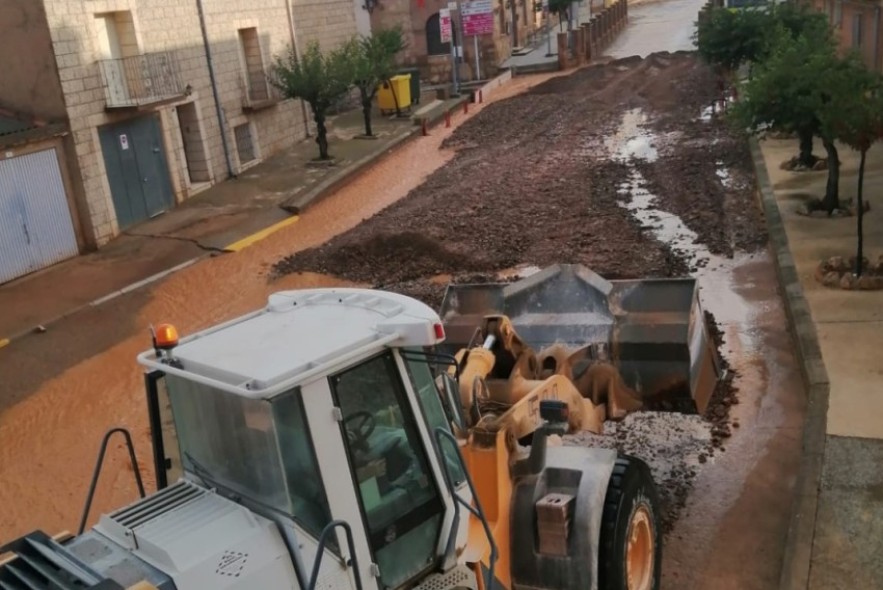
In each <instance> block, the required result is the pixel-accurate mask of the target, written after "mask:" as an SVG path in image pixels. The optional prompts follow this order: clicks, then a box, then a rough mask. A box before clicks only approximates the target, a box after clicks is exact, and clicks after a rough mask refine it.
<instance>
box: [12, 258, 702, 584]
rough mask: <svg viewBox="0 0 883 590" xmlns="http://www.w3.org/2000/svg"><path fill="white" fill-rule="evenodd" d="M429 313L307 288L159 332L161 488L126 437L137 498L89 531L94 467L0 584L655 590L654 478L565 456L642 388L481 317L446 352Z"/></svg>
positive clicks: (379, 298)
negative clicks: (69, 526) (68, 531)
mask: <svg viewBox="0 0 883 590" xmlns="http://www.w3.org/2000/svg"><path fill="white" fill-rule="evenodd" d="M580 272H581V271H579V270H577V271H576V273H577V274H573V272H570V274H569V275H568V276H571V278H572V277H574V276H577V277H578V276H580V275H579V273H580ZM564 274H565V275H567V274H568V273H567V272H565V273H564ZM556 276H559V277H560V276H563V275H561V273H559V275H556ZM547 278H548V277H547ZM590 278H592V280H594V277H590ZM553 282H554V281H553ZM596 286H597V285H596ZM452 293H453V292H449V295H450V294H452ZM608 294H609V293H608ZM443 307H445V308H446V309H447V311H446V312H445V315H446V317H447V320H448V321H447V322H443V321H442V319H441V317H440V315H439V314H438V313H436V312H435V311H433V310H432V309H431V308H430V307H428V306H426V305H424V304H423V303H421V302H419V301H416V300H414V299H411V298H408V297H406V296H403V295H399V294H395V293H390V292H385V291H378V290H364V289H310V290H302V291H285V292H279V293H275V294H273V295H271V296H270V297H269V301H268V303H267V305H266V306H265V307H263V308H262V309H260V310H257V311H255V312H253V313H250V314H248V315H245V316H243V317H239V318H236V319H234V320H232V321H229V322H227V323H223V324H220V325H217V326H214V327H211V328H209V329H206V330H204V331H201V332H198V333H195V334H192V335H189V336H187V337H185V338H181V339H179V338H178V334H177V330H176V329H175V328H174V327H173V326H171V325H169V324H163V325H160V326H159V327H158V328H157V329H156V330H154V331H153V346H152V348H151V349H149V350H147V351H145V352H144V353H142V354H140V355H139V356H138V362H139V363H140V364H141V365H143V366H144V367H145V386H146V392H147V407H148V415H149V419H150V427H151V428H150V430H151V441H152V447H153V448H152V450H153V455H154V468H155V471H156V473H155V475H156V487H157V489H156V491H154V492H153V493H151V494H149V495H144V492H143V485H142V483H141V479H140V474H139V471H138V469H137V465H136V463H135V457H134V450H133V449H132V445H131V439H130V438H129V436H128V433H126V432H125V431H122V432H123V434H125V436H126V440H127V443H128V445H129V450H130V456H131V458H132V460H133V467H134V468H135V469H134V472H135V475H136V477H137V478H138V479H137V481H138V486H139V488H141V489H142V498H141V499H139V500H137V501H135V502H134V503H132V504H130V505H128V506H125V507H122V508H120V509H117V510H115V511H113V512H110V513H108V514H104V515H102V516H101V517H100V518H99V519H98V520H97V522H95V524H94V525H93V526H92V527H91V528H90V529H89V530H85V525H86V523H87V517H88V515H89V509H90V504H91V498H92V494H93V492H94V490H95V486H96V483H97V482H98V479H99V473H100V465H101V459H99V463H98V465H96V471H95V474H94V475H93V479H92V484H91V487H90V493H89V500H88V501H87V506H86V509H85V512H84V514H83V519H82V522H81V526H80V530H79V531H78V534H77V535H75V536H70V535H65V536H61V537H59V536H56V537H51V536H49V535H47V534H45V533H44V532H42V531H39V530H38V531H35V532H33V533H30V534H28V535H25V536H24V537H21V538H19V539H17V540H15V541H12V542H10V543H7V544H6V545H5V546H3V547H2V548H0V590H20V589H38V588H40V589H42V588H53V589H54V588H59V589H75V588H77V589H79V588H92V589H122V588H126V589H133V590H134V589H138V590H148V589H154V590H171V589H177V590H191V589H200V590H201V589H214V588H217V589H221V588H223V589H240V588H242V589H248V590H258V589H267V590H274V589H283V588H285V589H288V588H296V589H300V590H316V589H322V590H344V589H346V590H350V589H353V590H368V589H377V590H399V589H408V590H411V589H414V590H448V589H454V588H456V589H469V590H540V589H544V590H545V589H548V590H575V589H577V588H578V589H580V590H587V589H602V590H655V589H658V588H659V580H660V567H661V556H662V538H661V534H660V529H659V506H658V498H657V491H656V489H655V485H654V482H653V479H652V477H651V474H650V471H649V469H648V466H647V465H646V464H645V463H644V462H643V461H642V460H641V459H640V458H637V457H632V456H626V455H623V454H619V453H617V452H616V451H613V450H608V449H602V448H588V447H578V446H563V445H562V444H560V436H561V435H563V434H565V433H568V432H573V431H575V430H580V429H583V430H591V431H595V432H600V431H601V430H602V429H603V422H604V420H606V419H608V418H614V419H615V418H618V417H621V416H622V415H624V414H625V413H627V412H629V411H633V410H635V409H638V408H640V407H641V406H642V404H643V403H644V402H645V400H644V399H642V395H643V393H644V392H643V391H642V388H641V387H639V386H636V383H635V382H634V381H633V380H630V379H629V378H628V374H626V377H623V375H622V374H621V371H620V370H619V368H618V367H617V366H616V363H615V355H614V356H613V357H611V356H610V355H607V356H605V355H604V354H600V353H598V352H597V349H598V348H599V347H598V346H596V344H598V343H597V342H596V343H594V344H587V345H585V346H583V347H582V349H580V348H574V347H569V348H568V347H564V346H562V345H561V344H560V342H559V344H558V345H557V346H552V347H545V348H544V349H542V350H539V349H538V350H539V352H536V351H535V350H534V349H533V348H531V346H530V345H529V344H528V343H526V341H524V340H522V338H521V336H519V328H518V325H517V324H516V323H513V321H512V319H511V318H510V317H508V316H507V315H505V314H500V313H496V311H495V310H494V309H492V307H493V306H490V307H488V308H487V309H486V311H488V312H489V313H487V314H485V315H480V314H479V315H480V317H479V318H478V319H477V321H475V322H474V323H473V325H472V334H471V336H470V337H469V342H467V344H466V345H465V346H459V345H458V346H457V347H456V348H457V350H456V351H455V352H454V353H453V354H451V353H450V352H449V351H448V349H446V348H445V341H446V327H447V326H448V325H450V326H452V327H454V324H455V323H456V321H454V320H456V319H457V318H462V317H463V316H461V315H458V313H457V312H456V311H455V310H453V311H452V309H453V307H456V305H453V304H451V302H450V301H447V302H446V304H445V305H444V306H443ZM471 309H472V311H475V310H476V309H477V308H476V307H475V306H473V307H472V308H471ZM467 315H468V314H467ZM522 316H523V314H522ZM529 323H530V322H528V324H529ZM526 326H527V325H525V326H522V327H526ZM460 327H462V324H461V326H460ZM701 327H702V326H700V328H701ZM703 329H704V328H703ZM454 331H456V328H455V327H454ZM601 340H603V339H601ZM564 341H566V338H565V339H563V340H561V342H564ZM593 351H595V352H593ZM118 430H119V429H118ZM113 432H114V431H111V432H110V433H108V436H107V437H105V441H104V446H103V448H102V452H101V457H102V458H103V456H104V451H105V450H106V445H107V441H108V438H109V437H110V435H111V434H113Z"/></svg>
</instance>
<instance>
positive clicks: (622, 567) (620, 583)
mask: <svg viewBox="0 0 883 590" xmlns="http://www.w3.org/2000/svg"><path fill="white" fill-rule="evenodd" d="M661 568H662V534H661V532H660V530H659V496H658V495H657V492H656V486H655V485H654V484H653V477H652V476H651V474H650V468H649V467H648V466H647V464H646V463H644V462H643V461H641V460H640V459H637V458H635V457H630V456H627V455H620V457H619V458H618V459H617V460H616V465H615V466H614V468H613V473H612V474H611V476H610V483H609V484H608V486H607V495H606V497H605V499H604V513H603V515H602V517H601V538H600V539H599V543H598V587H599V588H600V589H601V590H659V583H660V582H659V581H660V577H661V574H662V571H661Z"/></svg>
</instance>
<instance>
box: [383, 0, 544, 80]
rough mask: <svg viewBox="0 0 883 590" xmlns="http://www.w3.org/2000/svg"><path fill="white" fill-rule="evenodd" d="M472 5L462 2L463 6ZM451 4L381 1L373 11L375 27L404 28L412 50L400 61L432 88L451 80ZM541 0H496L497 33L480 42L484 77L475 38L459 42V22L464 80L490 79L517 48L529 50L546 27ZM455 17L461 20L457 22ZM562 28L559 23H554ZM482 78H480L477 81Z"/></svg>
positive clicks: (429, 0) (443, 1) (441, 1)
mask: <svg viewBox="0 0 883 590" xmlns="http://www.w3.org/2000/svg"><path fill="white" fill-rule="evenodd" d="M467 1H468V0H460V3H461V4H464V3H466V2H467ZM448 3H449V2H448V0H419V1H418V0H377V1H376V6H375V7H374V8H373V10H372V12H371V28H372V30H377V29H379V28H388V27H392V26H395V25H401V26H402V27H403V28H404V32H405V39H406V41H407V49H406V50H405V52H404V53H403V55H402V56H401V58H400V61H401V63H402V65H406V66H416V67H418V68H419V69H420V77H421V79H422V80H423V81H424V82H426V83H429V84H444V83H446V82H448V81H450V80H451V74H452V71H451V68H452V63H451V46H450V44H448V43H442V42H441V40H440V32H439V14H440V11H441V10H442V9H443V8H446V7H447V6H448ZM541 6H542V4H541V2H540V0H511V1H510V0H493V8H494V33H493V35H484V36H481V37H480V38H479V41H480V42H479V55H480V58H481V59H480V67H481V72H476V65H475V64H476V60H475V51H474V41H473V39H472V38H471V37H470V38H467V39H464V40H462V41H461V40H460V39H459V31H457V28H458V27H457V26H456V22H455V27H454V35H455V40H456V43H457V44H458V45H460V46H461V47H462V48H463V49H462V58H461V60H460V64H459V68H460V75H461V79H463V80H475V79H479V78H487V77H490V76H493V75H495V74H496V73H497V71H498V69H499V66H500V64H502V63H503V62H504V61H505V60H506V59H507V58H508V57H509V56H510V55H511V54H512V48H513V41H514V46H516V47H522V46H526V45H528V44H529V42H531V41H532V40H534V38H535V36H536V35H537V34H538V33H539V32H540V31H541V29H542V28H543V27H544V26H545V23H544V20H543V17H542V12H538V8H540V7H541ZM456 18H457V17H456V13H455V21H456ZM554 22H555V24H557V20H555V21H554ZM476 74H479V75H478V76H476Z"/></svg>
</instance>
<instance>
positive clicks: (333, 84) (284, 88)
mask: <svg viewBox="0 0 883 590" xmlns="http://www.w3.org/2000/svg"><path fill="white" fill-rule="evenodd" d="M269 79H270V83H271V84H272V85H273V86H275V87H276V88H278V89H279V90H280V91H281V92H282V93H283V94H284V95H285V96H286V97H287V98H299V99H302V100H304V101H306V102H307V104H309V105H310V109H311V110H312V112H313V120H314V121H315V122H316V143H317V144H318V145H319V159H320V160H330V159H331V156H330V155H329V153H328V130H327V128H326V127H325V120H326V114H327V112H328V109H329V108H331V106H332V105H333V104H334V103H335V102H336V101H337V100H338V99H340V98H341V97H343V96H344V95H345V94H346V93H347V92H348V91H349V89H350V87H351V76H350V64H349V55H348V52H347V51H346V48H345V47H344V48H338V49H335V50H333V51H331V52H329V53H327V54H325V53H323V52H322V50H321V49H320V48H319V44H318V43H317V42H315V41H314V42H312V43H310V44H309V46H308V47H307V50H306V51H305V52H304V54H303V56H302V58H301V59H300V60H298V59H297V56H296V54H295V52H294V49H290V50H289V52H288V55H287V56H285V58H283V57H281V56H277V57H276V61H275V63H274V65H273V67H272V69H271V72H270V76H269Z"/></svg>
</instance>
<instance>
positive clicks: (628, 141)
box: [606, 109, 659, 162]
mask: <svg viewBox="0 0 883 590" xmlns="http://www.w3.org/2000/svg"><path fill="white" fill-rule="evenodd" d="M646 122H647V115H646V114H645V113H644V112H643V111H642V110H641V109H632V110H630V111H626V113H625V114H624V115H623V117H622V124H621V125H620V127H619V130H617V132H616V133H615V134H614V135H612V136H611V137H609V138H607V142H606V144H607V151H608V152H610V153H611V154H612V155H613V156H614V157H616V158H617V159H620V160H628V159H634V158H638V159H641V160H646V161H647V162H655V161H656V160H657V159H658V158H659V152H658V151H657V149H656V146H655V145H654V140H655V139H656V137H655V135H654V134H653V133H651V132H650V131H647V130H646V129H644V128H643V127H642V124H643V123H646Z"/></svg>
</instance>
